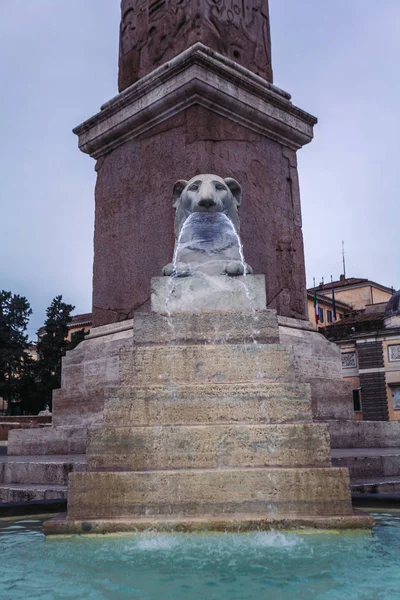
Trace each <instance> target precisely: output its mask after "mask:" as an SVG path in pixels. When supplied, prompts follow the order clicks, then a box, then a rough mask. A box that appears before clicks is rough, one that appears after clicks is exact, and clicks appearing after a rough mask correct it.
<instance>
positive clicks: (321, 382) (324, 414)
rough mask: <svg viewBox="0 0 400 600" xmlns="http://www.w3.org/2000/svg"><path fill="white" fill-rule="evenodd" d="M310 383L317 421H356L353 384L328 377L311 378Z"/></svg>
mask: <svg viewBox="0 0 400 600" xmlns="http://www.w3.org/2000/svg"><path fill="white" fill-rule="evenodd" d="M308 381H309V383H310V387H311V399H312V411H313V415H314V418H315V419H317V420H320V421H327V420H330V419H341V420H342V419H354V406H353V387H352V384H351V382H349V381H346V380H344V379H334V378H332V379H330V378H328V377H316V378H309V379H308Z"/></svg>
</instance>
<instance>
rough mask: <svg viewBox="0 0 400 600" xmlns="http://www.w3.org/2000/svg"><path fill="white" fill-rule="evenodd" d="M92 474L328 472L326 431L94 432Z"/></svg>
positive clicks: (309, 427) (298, 427) (297, 427)
mask: <svg viewBox="0 0 400 600" xmlns="http://www.w3.org/2000/svg"><path fill="white" fill-rule="evenodd" d="M87 459H88V468H89V469H90V470H95V469H102V470H106V471H114V470H119V469H121V468H122V469H123V470H124V471H129V470H133V471H141V470H152V469H189V468H195V469H212V468H218V469H219V468H228V467H265V466H269V467H304V466H310V465H313V466H314V467H329V466H330V465H331V463H330V445H329V434H328V429H327V426H326V425H323V424H320V425H315V424H313V423H302V424H298V423H296V424H290V425H287V424H285V425H281V424H280V425H249V424H245V425H243V424H240V425H231V424H229V425H225V424H224V425H208V426H204V425H200V426H196V425H178V426H170V427H168V426H165V425H163V426H162V427H160V426H157V427H119V428H112V429H105V428H102V429H100V430H98V431H93V432H89V438H88V448H87Z"/></svg>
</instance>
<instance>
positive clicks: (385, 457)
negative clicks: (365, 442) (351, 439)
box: [331, 448, 400, 480]
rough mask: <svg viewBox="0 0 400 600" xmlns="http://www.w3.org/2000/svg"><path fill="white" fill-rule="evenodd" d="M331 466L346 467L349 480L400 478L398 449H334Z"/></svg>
mask: <svg viewBox="0 0 400 600" xmlns="http://www.w3.org/2000/svg"><path fill="white" fill-rule="evenodd" d="M331 455H332V464H333V465H335V466H337V467H347V468H348V469H349V472H350V478H351V479H352V480H353V479H365V478H371V477H391V476H400V448H335V449H333V450H332V451H331Z"/></svg>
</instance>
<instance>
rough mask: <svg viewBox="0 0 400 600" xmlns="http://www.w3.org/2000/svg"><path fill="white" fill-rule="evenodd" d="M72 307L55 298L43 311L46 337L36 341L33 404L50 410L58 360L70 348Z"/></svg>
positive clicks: (58, 376) (57, 378)
mask: <svg viewBox="0 0 400 600" xmlns="http://www.w3.org/2000/svg"><path fill="white" fill-rule="evenodd" d="M74 308H75V307H74V306H72V304H66V303H65V302H63V301H62V296H56V297H55V298H54V300H53V301H52V303H51V304H50V306H49V308H48V309H47V311H46V321H45V324H44V327H45V333H44V334H43V335H42V336H41V337H40V338H39V341H38V345H37V350H38V360H37V362H36V365H35V371H36V380H37V392H36V394H35V397H36V404H40V408H42V409H43V408H44V407H45V406H46V405H49V407H50V408H51V400H52V391H53V390H54V389H56V388H59V387H60V386H61V358H62V357H63V356H65V353H66V351H67V350H68V349H69V348H70V342H69V341H68V340H67V335H68V322H69V321H70V320H71V312H72V311H73V310H74Z"/></svg>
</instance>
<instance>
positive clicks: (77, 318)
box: [68, 313, 92, 328]
mask: <svg viewBox="0 0 400 600" xmlns="http://www.w3.org/2000/svg"><path fill="white" fill-rule="evenodd" d="M83 324H87V325H91V324H92V313H82V314H80V315H73V316H72V317H71V319H70V321H69V322H68V327H69V328H70V327H73V326H74V325H75V326H76V325H83Z"/></svg>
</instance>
